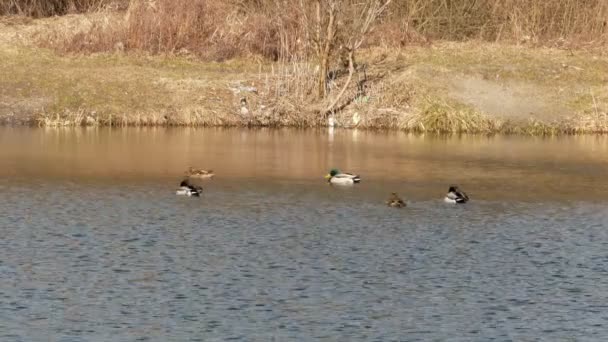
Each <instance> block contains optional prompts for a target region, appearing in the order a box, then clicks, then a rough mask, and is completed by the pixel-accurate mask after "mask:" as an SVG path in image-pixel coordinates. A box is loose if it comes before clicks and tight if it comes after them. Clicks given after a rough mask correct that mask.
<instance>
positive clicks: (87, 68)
mask: <svg viewBox="0 0 608 342" xmlns="http://www.w3.org/2000/svg"><path fill="white" fill-rule="evenodd" d="M12 20H13V21H10V22H9V21H7V20H4V21H0V74H1V75H10V76H8V77H4V76H3V77H2V78H0V121H2V122H4V123H26V124H31V125H44V126H73V125H192V126H194V125H208V126H241V125H242V126H299V127H313V126H322V125H325V124H326V123H327V121H326V119H325V118H324V117H323V116H322V115H319V103H317V101H315V100H314V97H312V96H310V91H311V89H312V88H314V82H315V67H314V65H310V64H308V63H306V62H299V61H297V60H291V61H285V62H271V61H269V60H267V59H263V58H257V57H249V58H238V57H237V58H233V59H230V60H227V61H223V62H210V61H203V60H201V59H199V58H197V57H196V56H195V55H192V54H188V53H184V54H179V53H176V54H165V55H164V56H159V55H150V54H148V53H145V52H135V51H131V52H129V51H123V50H121V49H116V50H114V51H112V52H104V53H94V54H88V55H83V54H63V53H59V52H57V51H56V50H54V49H49V48H41V47H39V44H38V42H39V40H40V37H41V35H40V32H48V31H49V27H53V28H57V27H62V28H63V30H65V31H71V30H73V26H74V25H76V26H79V27H81V26H82V25H84V24H83V19H82V17H79V16H67V17H62V18H52V19H44V20H34V21H32V20H21V21H19V20H15V19H12ZM89 23H90V24H91V23H94V21H93V20H91V21H89ZM72 24H73V25H72ZM42 37H45V38H44V39H46V37H48V36H46V35H44V36H42ZM358 64H359V67H360V71H361V72H359V75H365V77H367V82H366V85H367V88H366V90H365V94H362V95H361V96H357V94H356V89H352V90H349V92H351V93H350V94H347V96H345V98H346V99H353V101H352V102H351V101H348V102H345V103H342V104H341V106H340V107H342V110H340V111H339V112H337V113H336V114H335V117H336V121H337V122H338V125H339V126H342V127H361V128H390V129H402V130H410V131H419V132H469V133H496V132H504V133H526V134H559V133H600V132H608V117H607V114H606V113H607V112H608V87H607V86H606V82H607V81H608V57H606V56H605V55H603V54H601V53H598V52H593V51H588V50H583V49H560V48H547V47H533V46H529V45H512V44H506V43H499V44H497V43H488V42H480V41H477V42H434V43H433V44H425V45H418V46H412V47H407V48H394V47H391V48H382V47H369V48H367V49H365V50H362V51H361V52H360V54H359V56H358ZM363 69H365V72H363ZM357 77H362V76H357ZM342 82H344V76H339V77H337V78H336V79H335V80H334V81H332V84H331V85H330V86H331V87H334V88H339V87H340V85H341V83H342ZM253 88H255V92H254V91H252V90H253ZM242 97H246V98H247V100H248V110H249V114H248V115H241V112H240V99H241V98H242Z"/></svg>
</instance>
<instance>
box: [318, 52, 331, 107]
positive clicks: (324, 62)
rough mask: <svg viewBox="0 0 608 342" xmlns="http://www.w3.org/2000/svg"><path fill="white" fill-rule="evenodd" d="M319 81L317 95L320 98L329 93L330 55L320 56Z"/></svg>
mask: <svg viewBox="0 0 608 342" xmlns="http://www.w3.org/2000/svg"><path fill="white" fill-rule="evenodd" d="M319 59H320V60H319V82H318V84H317V86H318V88H317V95H318V96H319V98H320V99H322V98H325V96H326V95H327V73H328V72H329V56H326V55H322V56H320V58H319Z"/></svg>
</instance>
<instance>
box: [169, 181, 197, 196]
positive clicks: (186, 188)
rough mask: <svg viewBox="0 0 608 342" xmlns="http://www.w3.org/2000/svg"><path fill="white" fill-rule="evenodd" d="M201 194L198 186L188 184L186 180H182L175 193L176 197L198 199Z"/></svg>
mask: <svg viewBox="0 0 608 342" xmlns="http://www.w3.org/2000/svg"><path fill="white" fill-rule="evenodd" d="M202 192H203V188H202V187H200V186H196V185H193V184H191V183H190V182H188V180H187V179H184V180H183V181H182V182H181V183H180V184H179V188H178V189H177V191H176V192H175V194H176V195H178V196H188V197H200V196H201V193H202Z"/></svg>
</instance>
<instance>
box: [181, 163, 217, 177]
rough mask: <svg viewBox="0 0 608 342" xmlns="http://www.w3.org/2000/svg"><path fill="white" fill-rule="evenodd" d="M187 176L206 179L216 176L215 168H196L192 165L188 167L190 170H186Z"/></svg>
mask: <svg viewBox="0 0 608 342" xmlns="http://www.w3.org/2000/svg"><path fill="white" fill-rule="evenodd" d="M186 176H188V177H189V178H199V179H205V178H211V177H213V176H215V174H214V173H213V170H203V169H195V168H193V167H192V166H190V167H189V168H188V171H186Z"/></svg>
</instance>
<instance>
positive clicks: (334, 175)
mask: <svg viewBox="0 0 608 342" xmlns="http://www.w3.org/2000/svg"><path fill="white" fill-rule="evenodd" d="M325 179H327V181H328V182H329V183H331V184H340V185H350V184H354V183H359V182H360V181H361V177H359V175H355V174H352V173H343V172H340V170H338V169H332V170H331V171H329V173H328V174H327V175H325Z"/></svg>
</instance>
